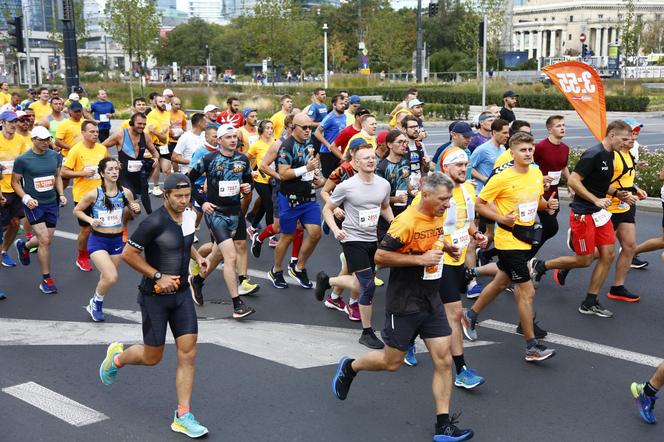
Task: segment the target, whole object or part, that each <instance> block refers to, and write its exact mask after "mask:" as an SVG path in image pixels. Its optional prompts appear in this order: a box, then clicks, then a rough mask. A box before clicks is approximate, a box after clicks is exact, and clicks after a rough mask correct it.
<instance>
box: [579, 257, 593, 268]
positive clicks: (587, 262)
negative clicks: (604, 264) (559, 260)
mask: <svg viewBox="0 0 664 442" xmlns="http://www.w3.org/2000/svg"><path fill="white" fill-rule="evenodd" d="M594 260H595V257H594V256H593V255H592V254H590V255H580V256H579V264H580V265H581V266H582V267H589V266H590V264H592V263H593V261H594Z"/></svg>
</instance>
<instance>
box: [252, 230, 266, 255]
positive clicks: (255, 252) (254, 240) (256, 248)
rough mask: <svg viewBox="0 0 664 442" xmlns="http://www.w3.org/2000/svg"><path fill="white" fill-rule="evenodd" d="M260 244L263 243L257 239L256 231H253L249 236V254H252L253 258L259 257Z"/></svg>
mask: <svg viewBox="0 0 664 442" xmlns="http://www.w3.org/2000/svg"><path fill="white" fill-rule="evenodd" d="M262 246H263V243H262V242H261V240H260V239H258V232H256V233H254V234H253V235H252V236H251V254H252V255H254V258H260V256H261V247H262Z"/></svg>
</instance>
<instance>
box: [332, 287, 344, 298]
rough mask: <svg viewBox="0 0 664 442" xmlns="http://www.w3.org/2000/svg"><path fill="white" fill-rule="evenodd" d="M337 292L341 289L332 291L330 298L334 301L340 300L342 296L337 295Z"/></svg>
mask: <svg viewBox="0 0 664 442" xmlns="http://www.w3.org/2000/svg"><path fill="white" fill-rule="evenodd" d="M337 290H339V289H338V288H336V287H335V288H333V289H332V291H331V292H330V298H332V299H339V297H340V296H341V295H340V294H339V293H337Z"/></svg>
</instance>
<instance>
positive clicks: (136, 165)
mask: <svg viewBox="0 0 664 442" xmlns="http://www.w3.org/2000/svg"><path fill="white" fill-rule="evenodd" d="M142 168H143V161H139V160H129V161H127V171H128V172H140V171H141V169H142Z"/></svg>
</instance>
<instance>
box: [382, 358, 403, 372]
mask: <svg viewBox="0 0 664 442" xmlns="http://www.w3.org/2000/svg"><path fill="white" fill-rule="evenodd" d="M402 363H403V358H401V359H394V360H389V361H385V370H387V371H391V372H395V371H398V370H399V368H401V364H402Z"/></svg>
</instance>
